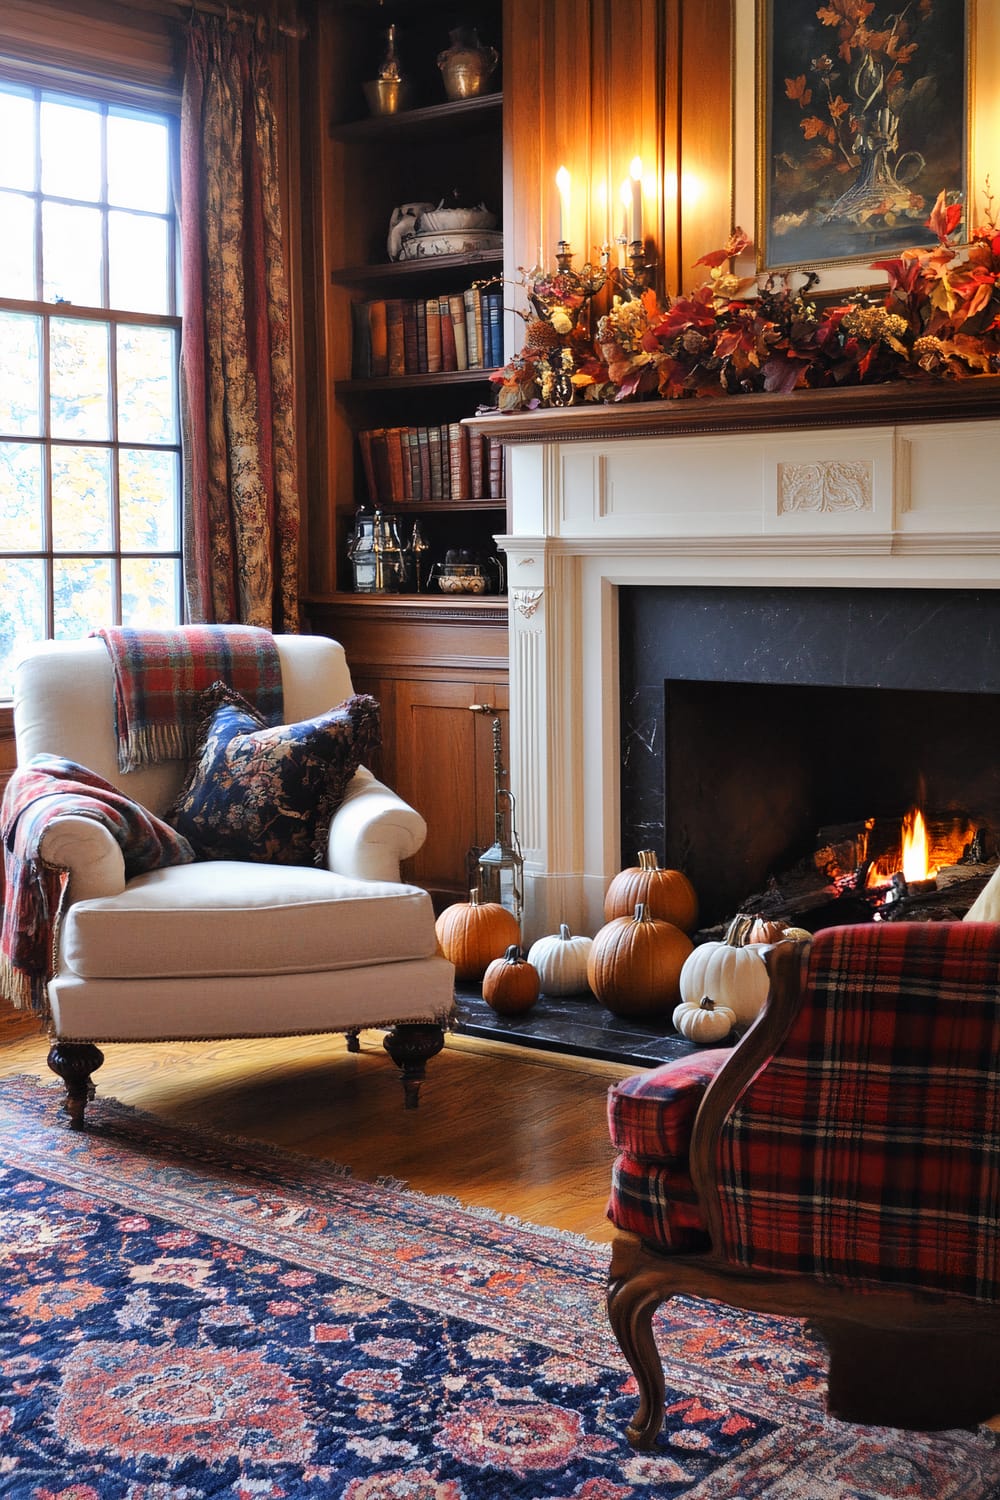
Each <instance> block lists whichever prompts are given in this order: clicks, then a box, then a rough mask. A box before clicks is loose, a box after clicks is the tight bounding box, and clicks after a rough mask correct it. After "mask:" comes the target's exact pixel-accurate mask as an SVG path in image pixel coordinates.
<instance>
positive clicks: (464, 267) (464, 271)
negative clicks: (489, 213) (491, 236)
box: [330, 250, 503, 294]
mask: <svg viewBox="0 0 1000 1500" xmlns="http://www.w3.org/2000/svg"><path fill="white" fill-rule="evenodd" d="M502 270H503V256H502V255H501V254H499V253H498V252H496V251H494V250H474V251H472V252H471V253H470V254H468V255H425V256H422V257H421V258H420V259H419V260H387V261H385V262H383V263H378V262H375V263H374V264H372V265H364V266H343V267H341V268H339V269H337V270H334V271H332V272H331V273H330V280H331V281H332V282H333V284H334V286H345V287H350V288H352V289H354V290H357V291H364V290H365V289H366V288H369V287H370V288H373V289H382V288H383V287H385V286H386V285H392V284H395V283H399V286H400V291H401V293H404V289H405V286H406V285H407V284H408V283H410V282H413V283H414V284H416V283H419V284H420V285H421V286H435V285H438V284H443V283H444V282H446V281H447V282H452V281H454V280H455V277H456V276H458V277H459V278H465V279H467V280H469V279H475V280H485V279H487V278H488V277H489V276H491V275H494V274H495V275H496V277H497V278H498V279H499V277H500V273H501V272H502ZM404 294H405V293H404Z"/></svg>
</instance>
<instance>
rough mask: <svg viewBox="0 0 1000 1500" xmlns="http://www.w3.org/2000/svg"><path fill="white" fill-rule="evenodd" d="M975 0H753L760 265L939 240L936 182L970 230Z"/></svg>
mask: <svg viewBox="0 0 1000 1500" xmlns="http://www.w3.org/2000/svg"><path fill="white" fill-rule="evenodd" d="M974 3H975V0H827V3H825V4H823V3H818V0H757V26H756V34H757V83H756V100H757V122H756V123H757V151H756V159H757V184H756V189H757V191H756V197H757V220H758V223H757V254H758V269H760V270H762V271H780V270H783V269H788V268H791V267H802V266H815V265H824V264H826V265H829V264H831V263H837V264H839V263H853V262H859V261H864V262H865V263H867V264H870V263H871V261H872V260H873V259H877V258H878V257H880V256H886V255H892V254H896V253H898V252H899V251H901V250H905V249H910V248H915V247H918V246H922V245H930V244H933V243H934V238H935V236H934V232H933V230H931V229H928V228H927V227H926V223H927V218H928V215H929V214H930V211H931V209H932V208H933V206H934V202H935V200H936V198H937V196H938V194H939V193H940V192H941V191H942V190H944V191H945V193H946V195H947V202H948V203H949V204H954V203H958V204H961V205H962V209H963V220H962V221H960V222H959V226H958V229H957V233H958V234H959V235H960V236H961V235H962V234H963V232H966V231H967V225H966V224H965V222H964V215H965V209H966V205H967V204H968V202H969V180H968V177H969V154H970V150H969V135H970V121H971V105H970V101H971V97H972V78H971V76H970V75H971V66H972V64H971V58H972V27H973V24H974V23H973V15H972V10H973V5H974ZM989 3H996V0H989Z"/></svg>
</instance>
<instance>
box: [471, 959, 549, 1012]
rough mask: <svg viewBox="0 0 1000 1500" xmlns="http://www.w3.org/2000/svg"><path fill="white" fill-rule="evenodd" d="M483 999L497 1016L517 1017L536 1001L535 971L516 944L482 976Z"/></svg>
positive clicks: (536, 980) (536, 972)
mask: <svg viewBox="0 0 1000 1500" xmlns="http://www.w3.org/2000/svg"><path fill="white" fill-rule="evenodd" d="M483 999H484V1000H485V1001H486V1003H487V1005H491V1006H492V1007H493V1009H494V1010H495V1011H496V1013H497V1015H499V1016H519V1015H521V1014H522V1013H523V1012H524V1011H526V1010H530V1009H531V1007H532V1006H533V1005H534V1003H535V1001H536V1000H537V999H538V970H537V969H536V968H535V967H534V965H533V964H529V963H528V961H527V959H526V958H525V957H524V954H523V953H522V952H521V950H520V948H519V947H518V946H517V944H516V943H511V945H510V947H509V948H508V949H507V952H506V953H505V954H504V956H503V958H495V959H494V960H493V962H492V963H491V964H490V966H489V968H488V969H487V970H486V973H485V974H484V975H483Z"/></svg>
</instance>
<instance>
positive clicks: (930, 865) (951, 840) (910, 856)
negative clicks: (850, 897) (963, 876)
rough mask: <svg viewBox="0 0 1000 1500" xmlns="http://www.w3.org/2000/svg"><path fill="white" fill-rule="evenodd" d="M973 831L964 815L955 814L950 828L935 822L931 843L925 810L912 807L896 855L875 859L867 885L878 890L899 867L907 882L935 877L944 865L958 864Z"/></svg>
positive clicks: (885, 855)
mask: <svg viewBox="0 0 1000 1500" xmlns="http://www.w3.org/2000/svg"><path fill="white" fill-rule="evenodd" d="M972 832H973V829H972V826H971V824H970V823H969V822H968V821H967V820H966V819H964V818H956V820H955V822H954V825H953V827H952V828H951V829H950V830H949V829H946V828H943V827H941V826H940V825H938V824H935V839H934V842H933V845H932V842H931V838H930V834H929V833H928V829H927V824H926V822H925V820H924V815H923V813H922V812H921V810H920V808H919V807H911V808H910V810H909V812H908V813H906V814H905V816H904V818H903V823H902V831H901V850H900V852H899V853H898V854H897V855H896V856H895V858H894V857H893V855H891V854H883V855H880V856H879V858H878V859H874V860H873V861H872V863H871V865H870V867H869V870H868V874H867V877H866V879H865V887H866V889H867V890H877V889H878V888H879V887H880V886H884V885H889V884H891V883H892V878H893V875H895V874H896V873H897V872H898V871H900V870H901V871H902V875H903V879H904V880H905V881H906V884H907V885H916V884H917V883H918V882H920V881H925V880H933V879H934V878H935V876H936V875H937V874H938V872H939V871H940V869H941V868H942V867H943V866H945V865H949V864H956V863H957V862H958V860H960V859H961V858H962V855H963V853H964V850H965V845H966V841H967V840H968V839H969V838H970V837H971V835H972Z"/></svg>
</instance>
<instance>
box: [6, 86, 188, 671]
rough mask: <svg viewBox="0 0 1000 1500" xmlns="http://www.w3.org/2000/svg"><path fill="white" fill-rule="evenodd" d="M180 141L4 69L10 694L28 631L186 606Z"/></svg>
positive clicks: (164, 127)
mask: <svg viewBox="0 0 1000 1500" xmlns="http://www.w3.org/2000/svg"><path fill="white" fill-rule="evenodd" d="M174 138H175V127H174V121H173V120H172V119H171V118H170V117H169V116H167V115H163V114H154V113H150V112H147V111H144V110H141V109H135V108H133V107H131V106H125V105H116V104H114V103H108V102H105V101H103V100H98V99H86V98H80V97H77V96H70V95H67V94H60V93H55V92H51V91H49V90H48V89H40V88H32V87H28V86H24V85H22V84H19V83H5V82H4V81H3V80H0V698H2V697H7V696H9V694H10V679H11V665H12V661H13V658H14V657H15V655H16V653H17V652H18V650H19V649H20V647H21V646H22V645H23V644H24V643H25V642H27V641H31V640H38V639H41V638H43V637H46V636H53V637H55V638H57V639H60V638H67V637H71V636H79V635H85V634H86V633H87V631H88V630H90V629H92V628H93V627H94V626H97V625H105V624H125V625H148V626H163V625H170V624H176V623H177V621H178V620H179V619H180V618H181V609H182V602H181V600H182V592H181V537H180V492H181V472H180V469H181V464H180V434H179V427H178V401H177V362H178V341H179V337H180V320H179V318H178V317H177V316H176V307H177V300H176V299H177V288H176V257H177V234H176V223H175V218H174V213H173V209H172V199H171V191H170V180H171V170H170V166H171V160H172V155H173V151H174Z"/></svg>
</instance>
